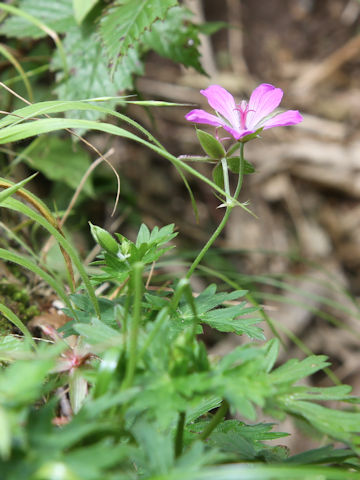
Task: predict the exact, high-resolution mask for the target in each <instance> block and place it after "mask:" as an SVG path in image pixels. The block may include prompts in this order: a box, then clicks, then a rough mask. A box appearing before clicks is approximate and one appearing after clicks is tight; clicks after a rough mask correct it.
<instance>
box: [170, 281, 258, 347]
mask: <svg viewBox="0 0 360 480" xmlns="http://www.w3.org/2000/svg"><path fill="white" fill-rule="evenodd" d="M245 294H246V291H245V290H236V291H234V292H231V293H216V285H209V286H208V287H207V288H206V289H205V290H204V291H203V292H202V293H201V294H200V295H199V296H198V297H197V298H195V307H196V312H197V317H198V319H199V320H200V321H201V322H203V323H207V324H208V325H210V326H211V327H213V328H215V329H216V330H219V331H220V332H234V333H236V334H238V335H242V334H244V333H245V334H246V335H248V336H249V337H250V338H255V339H257V340H265V337H264V334H263V332H262V330H261V328H259V327H256V326H254V324H256V323H258V322H260V321H261V318H259V317H257V318H249V317H245V318H238V317H240V316H242V317H243V316H244V315H246V316H247V315H249V314H253V313H255V312H257V311H258V310H259V309H258V308H257V307H249V306H248V305H247V303H246V302H240V303H239V304H238V305H230V306H225V305H223V304H224V302H230V301H233V300H236V299H238V298H239V297H242V296H244V295H245ZM216 307H220V308H216ZM179 318H180V319H181V321H182V322H186V323H189V321H190V320H191V321H193V320H194V314H193V312H192V310H191V307H190V305H189V304H187V303H185V304H183V305H182V306H181V308H180V312H179Z"/></svg>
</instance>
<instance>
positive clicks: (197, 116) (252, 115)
mask: <svg viewBox="0 0 360 480" xmlns="http://www.w3.org/2000/svg"><path fill="white" fill-rule="evenodd" d="M200 93H202V94H203V95H204V96H205V97H206V98H207V100H208V102H209V105H210V106H211V107H212V108H213V109H214V110H215V111H216V114H217V115H213V114H211V113H208V112H205V110H199V109H196V110H191V112H189V113H188V114H187V115H186V116H185V118H186V120H189V121H190V122H194V123H204V124H207V125H214V126H215V127H222V128H224V129H225V130H226V131H228V132H229V133H231V135H232V136H233V137H234V138H235V139H236V140H240V139H242V138H244V137H246V136H247V135H251V134H252V133H255V132H256V131H258V130H259V129H264V130H266V129H268V128H272V127H284V126H287V125H296V124H297V123H299V122H301V121H302V119H303V117H302V116H301V115H300V113H299V112H298V111H297V110H287V111H286V112H283V113H278V112H276V111H275V112H274V110H275V109H276V108H277V107H278V106H279V104H280V102H281V99H282V96H283V91H282V90H281V88H275V87H274V86H273V85H270V84H268V83H262V84H261V85H259V86H258V87H256V88H255V90H254V91H253V92H252V94H251V96H250V100H249V102H246V101H245V100H242V101H241V103H239V104H236V103H235V100H234V97H233V96H232V95H231V94H230V93H229V92H228V91H227V90H225V88H223V87H220V86H219V85H210V87H208V88H207V89H206V90H200Z"/></svg>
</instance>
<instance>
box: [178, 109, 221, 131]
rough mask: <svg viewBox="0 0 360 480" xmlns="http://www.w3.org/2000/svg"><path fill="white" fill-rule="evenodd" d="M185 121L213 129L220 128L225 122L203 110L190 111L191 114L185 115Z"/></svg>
mask: <svg viewBox="0 0 360 480" xmlns="http://www.w3.org/2000/svg"><path fill="white" fill-rule="evenodd" d="M185 118H186V120H189V122H193V123H204V124H206V125H213V126H214V127H222V126H223V125H224V123H225V122H223V121H222V120H221V119H220V118H219V117H217V116H216V115H212V114H211V113H208V112H205V110H199V109H196V110H191V112H189V113H187V114H186V115H185Z"/></svg>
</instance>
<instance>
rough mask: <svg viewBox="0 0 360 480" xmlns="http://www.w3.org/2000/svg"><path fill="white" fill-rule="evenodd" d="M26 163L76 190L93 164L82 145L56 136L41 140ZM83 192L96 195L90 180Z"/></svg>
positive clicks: (87, 181) (45, 137)
mask: <svg viewBox="0 0 360 480" xmlns="http://www.w3.org/2000/svg"><path fill="white" fill-rule="evenodd" d="M24 161H25V162H26V163H27V164H28V165H29V166H30V167H31V168H33V169H34V170H39V171H40V172H41V173H42V174H43V175H45V177H47V178H48V179H50V180H54V181H60V182H64V183H66V185H68V186H69V187H70V188H72V189H74V190H76V188H77V187H78V186H79V183H80V182H81V180H82V178H83V176H84V174H85V173H86V171H87V169H88V168H89V166H90V164H91V159H90V155H89V154H88V153H87V152H86V150H84V148H83V147H82V146H81V144H74V143H73V142H72V141H71V139H70V138H68V137H67V138H60V137H58V136H54V135H52V136H44V137H42V138H40V139H39V140H38V142H37V143H36V146H35V147H34V148H33V149H32V150H31V154H29V155H28V156H27V157H26V158H25V159H24ZM83 192H85V193H86V194H87V195H89V196H90V195H92V194H93V193H94V190H93V186H92V182H91V179H90V178H88V179H87V180H86V182H85V184H84V188H83Z"/></svg>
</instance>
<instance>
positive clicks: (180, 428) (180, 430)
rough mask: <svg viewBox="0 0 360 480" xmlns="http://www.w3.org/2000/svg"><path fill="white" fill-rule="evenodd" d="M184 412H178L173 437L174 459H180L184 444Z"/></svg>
mask: <svg viewBox="0 0 360 480" xmlns="http://www.w3.org/2000/svg"><path fill="white" fill-rule="evenodd" d="M184 427H185V412H179V418H178V423H177V427H176V435H175V458H178V457H180V455H181V454H182V450H183V443H184Z"/></svg>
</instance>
